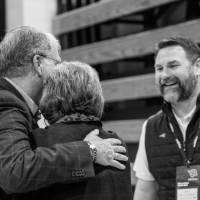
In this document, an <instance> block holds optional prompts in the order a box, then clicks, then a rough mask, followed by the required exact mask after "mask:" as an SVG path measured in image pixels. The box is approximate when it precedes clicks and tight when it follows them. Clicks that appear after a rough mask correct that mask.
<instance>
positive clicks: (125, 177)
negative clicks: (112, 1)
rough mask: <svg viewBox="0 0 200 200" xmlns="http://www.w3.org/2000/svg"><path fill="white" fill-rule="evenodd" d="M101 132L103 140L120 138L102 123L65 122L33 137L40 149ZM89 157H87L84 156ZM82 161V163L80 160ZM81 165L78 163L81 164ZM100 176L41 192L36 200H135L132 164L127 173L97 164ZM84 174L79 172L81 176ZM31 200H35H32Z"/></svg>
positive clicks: (95, 166) (34, 196)
mask: <svg viewBox="0 0 200 200" xmlns="http://www.w3.org/2000/svg"><path fill="white" fill-rule="evenodd" d="M95 128H98V129H100V134H99V136H100V137H102V138H110V137H114V138H117V135H116V134H114V133H111V132H105V131H104V130H103V129H102V126H101V123H100V122H97V121H96V122H94V121H91V122H80V121H76V122H63V123H58V124H54V125H51V126H50V127H49V128H47V129H46V130H47V131H48V132H45V131H46V130H43V131H42V130H39V131H36V132H35V133H34V134H33V135H34V138H35V140H36V144H37V145H38V146H45V147H46V146H51V145H53V144H59V143H62V142H73V141H78V140H79V141H80V140H83V139H84V137H85V136H86V134H87V133H88V132H89V131H91V130H93V129H95ZM84 156H87V155H84ZM79 159H81V158H80V157H79ZM77 161H78V160H77ZM94 168H95V174H96V176H95V177H93V178H89V179H88V180H86V179H85V180H83V181H82V182H78V183H72V184H55V185H54V186H51V187H49V188H46V189H42V190H40V191H38V192H37V193H36V194H35V195H33V197H32V199H37V200H40V199H41V200H42V199H48V200H132V199H133V196H132V190H131V177H130V163H129V162H126V170H118V169H115V168H113V167H103V166H100V165H98V164H94ZM83 173H84V171H79V172H78V171H77V175H79V176H81V175H82V174H83ZM30 200H31V199H30Z"/></svg>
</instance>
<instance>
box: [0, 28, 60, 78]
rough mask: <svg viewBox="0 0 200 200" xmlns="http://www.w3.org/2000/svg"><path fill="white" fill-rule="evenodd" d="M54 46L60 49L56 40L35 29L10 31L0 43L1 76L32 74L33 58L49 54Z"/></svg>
mask: <svg viewBox="0 0 200 200" xmlns="http://www.w3.org/2000/svg"><path fill="white" fill-rule="evenodd" d="M52 45H56V46H57V49H58V50H59V49H60V45H59V43H58V41H57V40H56V38H55V37H54V36H53V35H51V34H49V33H43V32H41V31H39V30H37V29H35V28H33V27H29V26H21V27H17V28H15V29H13V30H11V31H9V32H8V33H7V34H6V35H5V37H4V38H3V40H2V42H1V43H0V75H1V76H7V77H20V76H25V75H26V74H27V73H28V72H30V70H31V67H29V65H30V64H32V60H33V56H34V55H36V54H48V53H49V52H50V51H51V49H52Z"/></svg>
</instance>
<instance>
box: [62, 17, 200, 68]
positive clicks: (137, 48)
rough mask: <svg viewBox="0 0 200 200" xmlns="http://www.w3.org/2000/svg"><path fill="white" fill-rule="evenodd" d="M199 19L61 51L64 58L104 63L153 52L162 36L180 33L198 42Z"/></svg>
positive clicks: (199, 38)
mask: <svg viewBox="0 0 200 200" xmlns="http://www.w3.org/2000/svg"><path fill="white" fill-rule="evenodd" d="M199 33H200V19H196V20H191V21H188V22H184V23H180V24H177V25H172V26H168V27H165V28H160V29H156V30H151V31H146V32H142V33H138V34H133V35H129V36H125V37H121V38H116V39H111V40H106V41H103V42H98V43H93V44H89V45H85V46H81V47H75V48H72V49H67V50H64V51H62V58H63V59H65V60H79V61H83V62H86V63H89V64H98V63H105V62H110V61H114V60H119V59H125V58H134V57H140V56H144V55H148V54H150V53H153V52H154V50H155V44H156V43H157V42H158V41H159V40H160V39H162V38H165V37H169V36H176V35H181V36H184V37H190V38H192V39H194V40H195V41H197V42H200V34H199Z"/></svg>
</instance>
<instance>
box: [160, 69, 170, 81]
mask: <svg viewBox="0 0 200 200" xmlns="http://www.w3.org/2000/svg"><path fill="white" fill-rule="evenodd" d="M160 76H161V77H162V78H163V79H165V78H168V77H169V76H170V71H169V69H168V68H167V67H164V68H163V70H162V72H161V73H160Z"/></svg>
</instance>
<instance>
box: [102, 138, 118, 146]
mask: <svg viewBox="0 0 200 200" xmlns="http://www.w3.org/2000/svg"><path fill="white" fill-rule="evenodd" d="M105 140H106V141H107V142H109V143H110V144H111V145H119V144H121V143H122V142H121V140H119V139H116V138H108V139H105Z"/></svg>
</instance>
